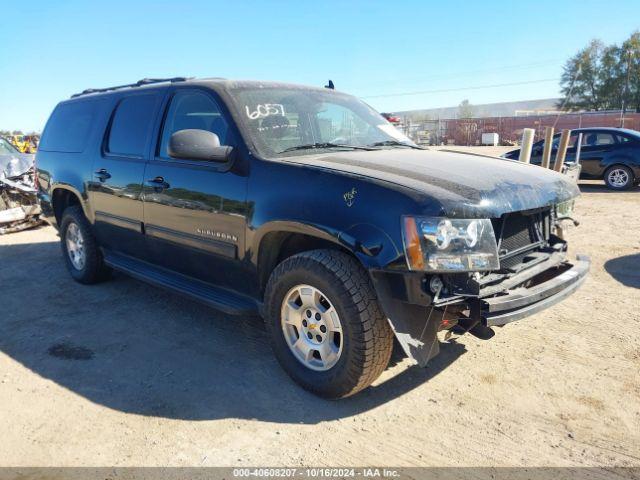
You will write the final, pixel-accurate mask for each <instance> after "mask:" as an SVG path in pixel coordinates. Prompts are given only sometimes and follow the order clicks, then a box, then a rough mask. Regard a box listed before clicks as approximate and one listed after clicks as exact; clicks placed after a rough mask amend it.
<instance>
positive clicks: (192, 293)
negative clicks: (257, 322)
mask: <svg viewBox="0 0 640 480" xmlns="http://www.w3.org/2000/svg"><path fill="white" fill-rule="evenodd" d="M104 262H105V263H106V264H107V265H109V266H110V267H112V268H113V269H115V270H119V271H121V272H123V273H126V274H127V275H129V276H131V277H133V278H136V279H138V280H142V281H143V282H147V283H150V284H152V285H155V286H157V287H161V288H166V289H168V290H171V291H172V292H176V293H179V294H181V295H185V296H187V297H190V298H193V299H194V300H197V301H199V302H202V303H204V304H206V305H209V306H210V307H213V308H215V309H216V310H220V311H222V312H224V313H228V314H230V315H259V314H260V313H259V312H260V307H259V304H258V302H256V301H255V300H253V299H252V298H250V297H248V296H244V295H241V294H238V293H235V292H232V291H230V290H227V289H224V288H220V287H215V286H213V285H210V284H208V283H205V282H202V281H200V280H196V279H194V278H191V277H188V276H186V275H182V274H179V273H176V272H172V271H170V270H167V269H164V268H161V267H157V266H155V265H151V264H149V263H146V262H143V261H141V260H136V259H135V258H131V257H128V256H125V255H120V254H117V253H112V252H104Z"/></svg>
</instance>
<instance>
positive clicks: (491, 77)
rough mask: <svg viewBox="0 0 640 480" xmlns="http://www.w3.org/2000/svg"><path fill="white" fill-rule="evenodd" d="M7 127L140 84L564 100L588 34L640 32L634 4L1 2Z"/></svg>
mask: <svg viewBox="0 0 640 480" xmlns="http://www.w3.org/2000/svg"><path fill="white" fill-rule="evenodd" d="M0 6H1V7H2V8H1V10H0V11H2V26H1V27H0V129H10V130H14V129H21V130H25V131H30V130H36V131H39V130H41V129H42V128H43V127H44V124H45V122H46V120H47V118H48V115H49V113H50V112H51V110H52V109H53V107H54V106H55V105H56V103H57V102H59V101H60V100H63V99H65V98H68V97H69V96H70V95H72V94H73V93H76V92H79V91H81V90H84V89H86V88H90V87H106V86H112V85H119V84H123V83H132V82H135V81H137V80H139V79H141V78H145V77H173V76H195V77H226V78H233V79H251V80H277V81H285V82H292V83H302V84H309V85H325V84H326V83H327V80H328V79H332V80H333V81H334V83H335V85H336V89H338V90H341V91H345V92H348V93H351V94H354V95H356V96H358V97H360V98H363V99H364V100H365V101H366V102H368V103H369V104H370V105H372V106H373V107H374V108H376V109H377V110H379V111H384V112H393V111H401V110H410V109H420V108H435V107H447V106H453V105H458V104H459V103H460V102H461V101H462V100H464V99H468V100H469V101H470V102H471V103H472V104H483V103H493V102H504V101H516V100H530V99H540V98H552V97H557V96H559V82H558V80H559V78H560V75H561V73H562V65H563V63H564V62H565V61H566V59H567V58H568V57H570V56H571V55H572V54H574V53H575V52H576V51H578V50H579V49H580V48H582V47H583V46H585V45H586V44H587V43H588V42H589V40H591V39H592V38H600V39H601V40H603V41H604V42H605V43H618V42H621V41H623V40H624V39H625V38H627V37H628V36H629V35H630V34H631V33H632V32H633V31H634V30H637V29H640V0H614V1H608V2H604V1H593V0H581V1H568V0H536V1H535V2H523V1H516V0H514V1H498V0H496V1H490V0H485V1H482V2H476V1H455V0H447V1H442V0H439V1H427V0H416V1H408V0H407V1H401V0H396V1H374V0H370V1H355V0H354V1H347V0H342V1H333V0H322V1H304V0H297V1H267V0H265V1H248V0H235V1H229V0H227V1H213V0H210V1H188V0H183V1H178V0H174V1H153V2H152V1H136V0H129V1H120V0H112V1H108V2H101V1H97V0H96V1H89V0H87V1H63V0H58V1H50V0H49V1H39V0H32V1H30V2H28V8H26V7H25V6H24V4H22V3H21V2H17V1H16V0H0Z"/></svg>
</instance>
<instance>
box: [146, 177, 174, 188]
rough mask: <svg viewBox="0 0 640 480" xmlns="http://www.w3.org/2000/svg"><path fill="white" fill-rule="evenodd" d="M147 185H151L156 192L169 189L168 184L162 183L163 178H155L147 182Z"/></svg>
mask: <svg viewBox="0 0 640 480" xmlns="http://www.w3.org/2000/svg"><path fill="white" fill-rule="evenodd" d="M147 184H148V185H151V186H152V187H153V188H154V189H156V190H164V189H165V188H169V187H170V185H169V183H168V182H165V181H164V177H155V178H152V179H150V180H147Z"/></svg>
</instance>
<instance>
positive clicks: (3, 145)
mask: <svg viewBox="0 0 640 480" xmlns="http://www.w3.org/2000/svg"><path fill="white" fill-rule="evenodd" d="M18 153H20V152H18V150H17V149H16V148H15V147H14V146H13V145H11V144H10V143H9V142H8V141H6V140H5V139H4V138H0V155H16V154H18Z"/></svg>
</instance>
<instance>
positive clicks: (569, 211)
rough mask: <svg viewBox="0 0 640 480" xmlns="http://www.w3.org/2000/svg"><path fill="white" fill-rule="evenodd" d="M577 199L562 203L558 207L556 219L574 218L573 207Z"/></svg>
mask: <svg viewBox="0 0 640 480" xmlns="http://www.w3.org/2000/svg"><path fill="white" fill-rule="evenodd" d="M575 202H576V201H575V199H573V198H572V199H571V200H567V201H566V202H560V203H558V204H557V205H556V218H567V217H571V216H573V206H574V204H575Z"/></svg>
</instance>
